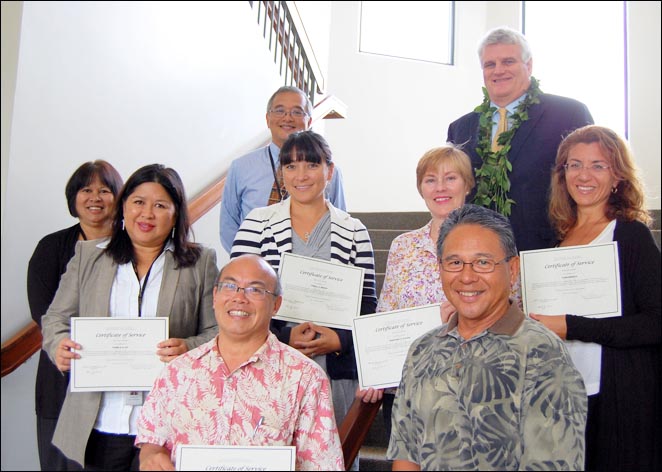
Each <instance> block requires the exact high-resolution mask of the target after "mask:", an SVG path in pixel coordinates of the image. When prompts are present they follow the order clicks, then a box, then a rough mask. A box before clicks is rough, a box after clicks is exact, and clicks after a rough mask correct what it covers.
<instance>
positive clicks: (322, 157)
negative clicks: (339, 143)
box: [279, 130, 333, 167]
mask: <svg viewBox="0 0 662 472" xmlns="http://www.w3.org/2000/svg"><path fill="white" fill-rule="evenodd" d="M279 160H280V166H281V167H283V166H286V165H288V164H291V163H292V162H299V161H306V162H312V163H315V164H321V163H322V161H324V162H325V163H326V165H331V164H332V163H333V161H332V154H331V148H330V147H329V143H327V142H326V139H324V138H323V137H322V135H320V134H317V133H316V132H314V131H311V130H308V131H298V132H296V133H292V134H290V135H289V136H288V138H287V139H286V140H285V142H284V143H283V147H282V148H281V149H280V157H279Z"/></svg>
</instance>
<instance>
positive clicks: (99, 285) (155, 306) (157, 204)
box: [42, 164, 218, 470]
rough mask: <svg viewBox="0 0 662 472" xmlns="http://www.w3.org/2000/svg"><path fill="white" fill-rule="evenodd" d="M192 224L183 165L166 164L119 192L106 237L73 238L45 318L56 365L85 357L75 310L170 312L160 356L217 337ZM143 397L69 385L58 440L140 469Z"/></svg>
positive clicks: (115, 465) (211, 267)
mask: <svg viewBox="0 0 662 472" xmlns="http://www.w3.org/2000/svg"><path fill="white" fill-rule="evenodd" d="M189 232H190V222H189V217H188V211H187V206H186V196H185V193H184V186H183V184H182V181H181V179H180V177H179V175H178V174H177V172H175V171H174V170H173V169H171V168H166V167H164V166H163V165H160V164H152V165H148V166H145V167H142V168H140V169H138V170H137V171H136V172H135V173H134V174H133V175H132V176H131V177H130V178H129V179H128V180H127V182H126V184H125V185H124V187H123V188H122V191H121V192H120V195H119V196H118V205H117V211H116V214H115V216H114V219H113V231H112V236H111V238H110V240H106V241H104V242H101V243H100V242H99V241H81V242H79V243H78V244H77V245H76V250H75V254H74V256H73V258H72V259H71V262H70V263H69V265H68V266H67V271H66V272H65V274H64V275H63V276H62V280H61V282H60V286H59V288H58V291H57V293H56V295H55V299H54V300H53V303H52V304H51V306H50V307H49V309H48V312H47V313H46V315H45V316H44V318H43V321H42V326H43V335H44V341H43V347H44V349H45V350H46V352H47V353H48V356H49V357H50V359H51V360H52V361H53V363H54V364H55V365H56V366H57V368H58V369H59V370H60V371H62V372H66V371H68V370H70V368H71V361H72V359H79V358H81V357H82V356H85V350H84V349H83V350H81V351H80V352H79V350H80V349H81V346H80V345H78V344H77V343H76V341H75V340H72V339H70V327H71V317H74V316H81V317H83V316H111V317H113V316H115V317H127V316H129V317H155V316H165V317H168V318H169V334H170V336H171V337H170V338H169V339H166V340H164V341H162V342H161V343H159V344H158V346H154V350H155V355H157V356H159V358H160V359H161V360H162V361H164V362H169V361H171V360H172V359H174V358H175V357H177V356H178V355H180V354H183V353H184V352H186V351H188V350H190V349H192V348H194V347H196V346H198V345H200V344H202V343H204V342H206V341H208V340H210V339H212V338H213V337H214V336H215V335H216V333H217V331H218V328H217V326H216V320H215V318H214V310H213V302H212V289H213V286H214V283H215V280H216V277H217V275H218V268H217V266H216V253H215V252H214V250H213V249H207V248H203V247H202V246H200V245H198V244H195V243H193V242H191V241H189ZM146 348H152V346H146ZM143 397H144V394H143V393H141V392H138V394H136V392H76V393H72V392H71V391H69V392H68V393H67V396H66V399H65V401H64V405H63V407H62V412H61V413H60V418H59V420H58V424H57V427H56V430H55V435H54V437H53V444H54V445H55V446H57V447H58V448H59V449H60V450H61V451H62V452H63V453H64V454H65V455H66V456H67V457H68V458H70V459H72V460H75V461H76V462H78V463H80V464H81V465H83V466H84V467H85V468H86V469H88V470H138V466H139V464H138V453H139V449H137V448H136V447H135V446H134V440H135V434H136V421H137V418H138V415H139V413H140V408H141V405H142V401H141V400H142V398H143Z"/></svg>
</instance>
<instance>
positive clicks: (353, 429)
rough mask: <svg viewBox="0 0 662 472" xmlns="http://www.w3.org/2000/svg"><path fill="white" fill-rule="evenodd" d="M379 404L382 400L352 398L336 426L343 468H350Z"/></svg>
mask: <svg viewBox="0 0 662 472" xmlns="http://www.w3.org/2000/svg"><path fill="white" fill-rule="evenodd" d="M381 405H382V400H379V401H377V402H375V403H364V402H363V401H362V400H361V399H359V398H354V401H353V402H352V405H351V406H350V407H349V411H348V412H347V414H346V415H345V419H343V422H342V423H341V424H340V425H339V426H338V435H339V436H340V445H341V446H342V451H343V457H344V459H345V470H349V469H350V467H351V466H352V464H353V463H354V459H356V456H357V455H358V454H359V450H360V449H361V446H362V445H363V441H364V440H365V437H366V435H367V434H368V430H369V429H370V426H371V425H372V422H373V421H374V420H375V416H377V412H378V411H379V407H380V406H381Z"/></svg>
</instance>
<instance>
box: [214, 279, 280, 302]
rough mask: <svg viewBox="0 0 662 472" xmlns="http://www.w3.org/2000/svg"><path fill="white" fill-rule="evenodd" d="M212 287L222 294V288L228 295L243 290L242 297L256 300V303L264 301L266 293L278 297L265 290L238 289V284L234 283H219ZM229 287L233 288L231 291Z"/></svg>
mask: <svg viewBox="0 0 662 472" xmlns="http://www.w3.org/2000/svg"><path fill="white" fill-rule="evenodd" d="M214 286H215V287H216V289H217V290H218V291H219V292H223V289H224V287H225V290H229V293H239V290H243V291H244V296H246V298H250V299H251V300H258V301H259V300H264V299H265V298H266V295H265V293H268V294H269V295H272V296H274V297H278V295H277V294H275V293H274V292H270V291H269V290H267V289H266V288H262V287H253V286H251V285H249V286H248V287H240V286H239V285H238V284H236V283H234V282H227V281H221V282H216V283H215V284H214ZM231 287H234V288H233V289H232V288H231ZM256 295H257V296H256Z"/></svg>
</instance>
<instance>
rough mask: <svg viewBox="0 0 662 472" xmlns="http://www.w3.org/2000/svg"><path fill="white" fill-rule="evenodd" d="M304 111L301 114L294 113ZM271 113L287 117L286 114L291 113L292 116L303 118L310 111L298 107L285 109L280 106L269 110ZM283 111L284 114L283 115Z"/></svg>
mask: <svg viewBox="0 0 662 472" xmlns="http://www.w3.org/2000/svg"><path fill="white" fill-rule="evenodd" d="M295 112H296V113H302V115H301V116H297V115H294V113H295ZM269 113H271V114H272V115H274V116H275V117H276V118H285V116H286V115H290V116H291V117H292V118H300V119H303V118H305V117H307V116H309V115H308V112H307V111H305V110H302V109H297V108H292V109H291V110H285V109H278V108H272V109H270V110H269ZM281 113H282V116H281Z"/></svg>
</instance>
